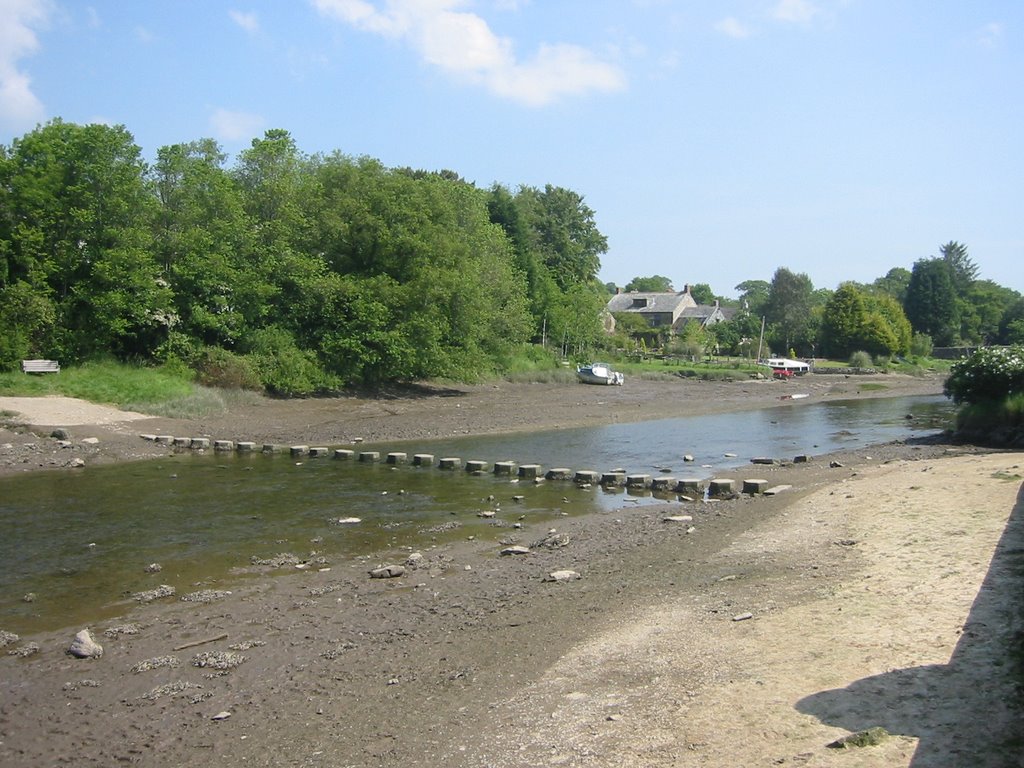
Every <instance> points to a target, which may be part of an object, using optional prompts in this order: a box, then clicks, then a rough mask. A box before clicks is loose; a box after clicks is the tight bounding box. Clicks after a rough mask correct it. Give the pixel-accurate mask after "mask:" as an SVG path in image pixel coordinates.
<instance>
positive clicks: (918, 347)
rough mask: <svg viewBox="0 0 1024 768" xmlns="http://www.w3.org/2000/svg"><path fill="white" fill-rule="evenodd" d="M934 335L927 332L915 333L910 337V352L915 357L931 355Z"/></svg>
mask: <svg viewBox="0 0 1024 768" xmlns="http://www.w3.org/2000/svg"><path fill="white" fill-rule="evenodd" d="M932 349H933V347H932V337H931V336H929V335H928V334H927V333H915V334H914V335H913V336H912V337H911V339H910V354H911V355H913V356H914V357H931V354H932Z"/></svg>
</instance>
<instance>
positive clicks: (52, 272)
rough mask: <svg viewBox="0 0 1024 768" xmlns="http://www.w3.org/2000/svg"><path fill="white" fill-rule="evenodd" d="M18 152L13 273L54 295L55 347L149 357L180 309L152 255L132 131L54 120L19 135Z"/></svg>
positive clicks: (73, 352) (68, 353)
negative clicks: (173, 308)
mask: <svg viewBox="0 0 1024 768" xmlns="http://www.w3.org/2000/svg"><path fill="white" fill-rule="evenodd" d="M9 159H10V165H9V166H8V167H7V172H6V175H7V183H8V185H9V186H8V197H7V200H8V205H9V206H10V209H9V210H10V215H11V217H12V220H13V221H15V222H17V223H16V224H15V226H14V227H13V228H12V229H11V231H10V233H9V235H8V237H9V240H8V242H7V244H6V246H5V247H4V248H3V251H4V253H6V254H7V258H8V261H7V270H6V271H7V279H8V280H11V279H12V278H13V280H14V281H26V282H28V283H29V284H30V285H31V286H32V288H33V290H35V291H37V292H40V293H42V295H44V296H45V297H46V299H47V300H48V301H50V302H52V304H53V307H54V313H53V315H52V317H53V318H54V324H53V326H52V328H51V331H52V333H51V334H49V341H48V349H47V352H48V354H50V355H53V356H58V357H61V358H62V359H64V360H66V361H73V360H80V359H83V358H86V357H88V356H90V355H93V354H97V353H101V352H108V353H113V354H115V355H119V356H122V357H135V356H142V357H145V356H148V355H149V354H150V353H151V352H152V350H153V348H154V347H155V346H156V345H157V344H158V343H160V341H161V340H162V339H164V338H166V334H167V332H168V326H169V324H170V321H171V318H172V315H173V313H172V312H171V311H170V290H169V287H168V286H167V283H166V281H163V280H162V279H161V276H160V271H159V267H158V265H157V264H156V262H155V260H154V259H153V240H152V221H153V215H154V200H153V198H152V197H151V196H150V195H149V193H148V191H147V189H146V187H145V184H144V179H143V175H144V173H145V163H144V162H143V160H142V157H141V151H140V150H139V147H138V146H136V144H135V141H134V139H133V137H132V136H131V134H130V133H128V131H127V130H126V129H125V128H124V127H123V126H107V125H98V124H96V125H86V126H80V125H75V124H73V123H65V122H63V121H61V120H54V121H53V122H50V123H48V124H46V125H44V126H40V127H39V128H36V129H35V130H34V131H32V132H31V133H28V134H26V135H25V136H24V137H22V138H21V139H16V140H15V141H14V143H13V145H12V147H11V151H10V155H9ZM12 267H13V268H12ZM46 314H47V316H49V314H48V313H46Z"/></svg>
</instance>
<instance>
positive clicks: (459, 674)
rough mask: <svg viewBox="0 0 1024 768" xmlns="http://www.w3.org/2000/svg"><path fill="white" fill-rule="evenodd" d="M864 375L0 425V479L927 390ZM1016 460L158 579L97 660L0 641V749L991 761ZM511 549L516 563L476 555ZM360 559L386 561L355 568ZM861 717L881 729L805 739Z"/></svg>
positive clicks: (363, 760)
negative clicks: (200, 449) (238, 575)
mask: <svg viewBox="0 0 1024 768" xmlns="http://www.w3.org/2000/svg"><path fill="white" fill-rule="evenodd" d="M821 378H822V379H825V378H826V377H821ZM893 381H895V380H894V379H888V378H887V379H886V380H885V381H882V382H880V383H882V384H884V385H886V387H887V388H886V389H882V390H879V389H876V388H874V387H867V388H865V387H863V383H864V382H863V381H851V380H849V379H844V380H842V381H832V380H829V381H827V382H826V381H819V380H806V381H804V382H800V383H799V384H798V385H797V387H793V386H792V385H793V383H792V382H791V383H786V384H780V383H775V382H751V383H745V382H744V383H739V384H711V385H706V386H705V387H703V388H702V387H701V385H700V383H697V382H683V381H680V382H674V381H673V382H667V383H665V382H638V383H637V385H636V386H635V387H631V386H630V383H627V386H626V387H624V388H622V389H619V388H607V389H605V388H600V387H582V386H573V387H565V386H562V387H557V386H553V385H536V386H533V387H531V386H527V387H521V386H518V385H517V386H515V387H513V386H512V385H502V386H500V387H498V388H493V387H489V388H483V387H481V388H460V389H458V390H455V391H445V390H440V391H421V392H420V393H418V394H416V395H415V396H413V397H405V398H387V399H382V400H377V399H362V398H351V399H345V400H343V401H333V402H325V401H301V402H276V401H266V402H260V403H258V404H255V405H251V406H247V408H250V409H251V410H249V411H246V412H238V413H234V414H226V415H225V416H223V417H218V419H208V420H202V421H201V422H194V423H185V422H172V421H168V420H150V419H138V420H132V421H120V422H119V421H113V422H111V423H108V424H99V423H95V424H90V423H88V422H78V423H73V421H74V419H73V417H72V416H71V415H70V414H69V413H68V412H64V413H62V414H53V413H51V414H42V415H41V414H36V415H35V416H30V415H29V414H24V415H23V416H22V417H20V424H12V423H11V422H10V421H8V427H7V430H8V431H7V434H6V435H5V436H4V437H3V439H2V440H0V442H2V443H7V442H12V441H14V440H16V439H20V438H25V440H26V441H32V440H34V441H36V443H37V444H43V445H45V446H46V447H44V448H41V449H40V451H41V452H40V453H39V454H28V456H30V458H29V460H28V461H20V462H15V463H14V464H9V465H8V467H9V470H8V471H21V470H24V469H26V468H27V467H26V465H28V466H32V467H35V466H38V467H48V466H49V467H52V468H54V469H55V470H56V471H77V470H74V469H64V468H60V466H61V465H60V464H49V463H47V462H50V461H58V460H57V459H53V458H52V455H51V454H49V453H44V452H46V451H51V450H52V451H54V452H56V454H55V455H57V456H60V455H61V454H60V453H59V452H60V451H62V450H75V449H67V448H61V447H59V446H58V447H52V448H51V447H50V446H49V445H46V441H48V440H51V439H52V438H49V437H43V436H41V434H40V433H44V434H46V435H48V434H49V432H47V431H46V430H47V428H51V427H57V426H63V427H65V428H67V429H68V430H69V431H70V432H71V433H72V440H75V439H77V438H79V437H81V436H96V437H97V438H98V440H99V442H98V443H93V444H92V446H94V448H95V453H93V454H85V455H84V456H83V458H84V460H85V461H87V462H90V461H116V460H121V459H125V458H139V457H141V456H142V455H144V452H145V451H157V452H158V451H163V450H166V449H165V448H162V447H159V446H154V445H152V444H151V443H148V442H146V441H142V440H141V439H140V438H139V437H138V434H139V433H140V432H154V433H155V432H160V433H166V434H189V435H203V434H208V435H209V436H211V437H217V438H222V439H235V440H240V439H249V440H253V441H255V442H279V443H293V442H303V443H322V444H326V445H330V444H343V443H346V442H348V441H350V440H352V439H355V438H357V437H361V438H363V439H365V440H368V441H369V440H375V441H383V440H390V439H395V440H397V439H404V438H419V437H422V438H428V437H441V436H447V435H449V434H451V433H453V432H454V433H458V434H461V433H462V432H459V430H467V431H469V432H471V433H480V434H483V433H489V432H500V431H514V430H516V429H539V428H544V427H547V428H552V427H557V426H570V425H571V426H580V425H584V424H588V423H610V422H613V421H616V420H624V421H625V420H641V419H644V418H651V417H661V416H675V415H681V414H684V413H693V412H695V411H696V412H700V413H712V412H717V411H726V410H730V409H732V410H737V409H743V408H754V407H764V406H766V405H771V404H772V403H774V402H779V398H780V397H783V396H785V395H786V394H790V393H792V392H796V391H798V388H799V391H800V392H806V393H807V394H808V395H809V398H817V399H823V398H842V397H849V396H851V395H852V396H861V397H867V396H878V395H879V394H909V393H914V394H928V393H933V392H936V391H938V389H939V388H940V387H941V383H938V382H935V381H931V382H928V381H919V380H906V382H905V386H904V387H902V388H900V387H899V386H898V385H895V384H893V383H892V382H893ZM506 387H507V390H506ZM858 388H860V390H861V391H860V393H859V395H858V392H857V389H858ZM40 407H42V406H40ZM0 409H7V406H4V405H3V404H2V403H0ZM58 416H61V417H62V418H58ZM92 418H93V419H94V420H95V419H96V414H93V416H92ZM50 419H53V421H52V423H47V422H48V420H50ZM600 419H603V421H601V420H600ZM591 420H593V421H591ZM30 422H31V424H30ZM33 424H34V426H33ZM69 425H70V426H69ZM33 430H34V431H33ZM113 446H122V447H121V448H120V449H117V448H114V447H113ZM8 450H10V451H11V452H12V453H11V454H10V455H18V454H17V450H16V449H8ZM119 451H120V452H121V453H119ZM1020 459H1021V457H1020V455H1019V454H1015V453H993V452H984V451H978V450H975V449H972V448H969V447H965V446H950V445H946V444H943V443H942V442H941V440H934V439H929V440H923V441H920V442H916V443H900V444H890V445H885V446H874V447H872V448H871V449H869V450H862V451H855V452H850V453H846V454H836V455H833V456H829V457H813V458H812V461H810V462H808V463H806V464H788V465H777V466H764V467H758V468H757V475H758V476H766V477H767V479H769V481H770V482H771V483H772V484H773V485H790V486H792V487H791V489H790V490H788V491H785V492H783V493H780V494H779V495H777V496H775V497H771V498H765V497H758V498H750V497H742V498H737V499H734V500H729V501H721V502H708V503H700V502H698V503H690V502H671V503H666V504H664V505H650V506H643V507H639V508H638V507H633V508H622V509H617V510H614V511H612V512H609V513H602V514H595V515H590V516H585V517H579V518H576V517H573V518H566V519H565V521H564V524H556V525H554V526H551V525H550V524H545V525H543V526H541V527H534V526H532V525H531V524H530V523H529V521H525V524H524V525H523V526H522V527H520V528H513V527H512V526H511V525H510V524H511V523H513V522H520V521H518V520H515V521H513V520H512V519H511V518H509V519H508V520H499V521H497V522H501V523H505V525H496V526H495V528H494V532H493V535H492V536H487V537H483V536H480V537H476V538H474V539H473V540H464V541H460V542H456V543H454V544H448V545H444V546H438V547H436V548H431V547H427V548H424V549H422V550H421V551H419V552H416V553H413V552H407V551H404V550H401V549H400V548H399V549H396V550H394V551H381V552H379V553H375V554H374V555H373V556H372V557H368V558H363V559H357V560H353V561H351V562H329V563H313V564H312V567H310V564H308V563H306V564H304V563H298V565H306V566H307V567H302V568H298V567H296V563H293V562H282V563H278V564H276V565H277V566H279V567H275V564H266V565H262V566H260V567H258V568H256V569H254V572H253V573H252V574H251V575H249V576H248V577H247V578H245V579H242V580H237V579H236V580H234V581H232V583H231V584H230V585H225V584H218V583H203V584H196V583H176V582H175V575H174V574H172V573H167V574H162V575H166V578H167V582H168V584H169V585H170V586H173V587H174V588H175V594H174V595H171V596H167V597H164V598H159V599H156V600H154V601H153V602H150V603H147V604H140V603H136V602H126V605H125V611H124V615H123V616H120V617H117V618H116V619H114V620H110V621H104V622H102V623H97V624H96V625H94V626H90V627H89V629H90V631H91V632H92V634H93V636H94V637H95V638H96V639H97V640H98V641H99V643H100V644H102V645H103V647H104V652H103V655H102V657H100V658H96V659H75V658H72V657H70V656H68V655H67V654H66V653H65V650H66V648H67V647H68V645H69V644H70V642H71V639H72V637H73V635H74V633H75V632H77V631H78V630H80V629H82V628H83V627H79V626H74V627H69V628H67V630H64V631H60V632H54V633H47V634H44V635H39V636H35V637H30V638H29V637H26V638H19V639H18V640H16V641H11V642H10V643H9V644H8V645H7V646H6V647H5V648H4V649H3V651H4V652H5V653H6V652H8V651H20V652H21V653H26V650H27V651H31V648H30V646H31V645H32V644H35V645H36V646H38V651H37V652H34V653H26V655H24V656H22V655H4V656H3V657H0V763H2V764H3V765H5V766H7V765H10V766H37V765H57V764H62V763H64V762H72V761H75V762H79V763H83V762H84V764H87V765H112V764H129V765H131V764H137V765H146V766H177V765H184V764H189V765H218V766H228V767H229V768H231V767H232V766H250V765H261V766H281V765H294V766H349V765H351V766H399V765H401V766H524V767H525V766H538V765H558V766H686V765H700V766H722V767H723V768H724V767H725V766H735V765H788V764H792V765H820V766H831V765H840V764H842V765H843V766H851V765H856V766H892V765H917V766H925V765H928V766H941V765H949V766H956V765H964V764H972V765H988V766H1003V765H1015V764H1018V763H1019V757H1020V756H1019V754H1017V753H1014V752H1012V749H1013V746H1012V745H1013V739H1014V738H1016V737H1018V736H1019V735H1020V734H1019V733H1018V732H1019V731H1020V711H1019V708H1016V703H1015V702H1016V701H1017V699H1016V697H1014V696H1013V695H1010V693H1012V678H1010V677H1008V676H1007V675H1006V673H1005V670H1006V668H1007V663H1008V656H1007V652H1006V649H1007V648H1008V647H1009V645H1010V642H1011V640H1012V638H1013V637H1014V636H1015V634H1014V633H1018V632H1021V631H1024V622H1022V620H1021V610H1020V606H1019V594H1020V593H1021V588H1022V587H1024V578H1022V573H1021V569H1019V568H1015V567H1014V562H1013V557H1014V555H1013V554H1012V553H1013V552H1014V551H1017V550H1019V549H1020V548H1021V547H1022V546H1024V536H1022V535H1021V531H1020V528H1021V526H1020V525H1019V524H1018V523H1017V520H1018V519H1019V517H1020V513H1021V501H1020V498H1019V493H1020V487H1021V476H1022V474H1024V471H1022V469H1021V461H1020ZM19 463H20V464H21V466H17V464H19ZM685 517H690V518H692V519H691V520H684V519H679V518H685ZM669 518H675V519H669ZM552 528H554V532H553V533H552ZM513 545H518V546H525V547H527V548H529V553H528V554H524V555H504V556H503V555H502V554H500V553H501V551H502V550H503V549H506V548H507V547H509V546H513ZM310 547H311V549H312V548H314V547H315V543H312V542H311V544H310ZM414 555H418V556H414ZM386 564H401V565H403V566H404V567H405V568H406V573H405V575H403V576H401V577H397V578H393V579H374V578H370V575H369V571H370V570H372V569H373V568H375V567H377V566H380V565H386ZM139 565H140V568H142V567H145V564H144V563H140V564H139ZM557 570H572V571H575V572H576V573H577V574H579V578H572V579H570V580H568V581H556V580H552V579H551V574H552V573H553V572H555V571H557ZM986 579H987V581H986ZM983 582H985V587H986V588H985V590H981V585H982V583H983ZM228 587H229V588H228ZM226 592H230V594H225V593H226ZM183 596H189V597H190V598H191V599H190V600H188V601H184V600H182V599H181V598H182V597H183ZM0 629H3V627H2V626H0ZM197 664H199V665H202V666H196V665H197ZM901 670H903V671H904V672H903V673H902V674H900V671H901ZM908 681H910V682H911V684H910V685H908ZM964 702H967V705H966V706H965V705H964V704H963V703H964ZM953 710H955V711H956V712H957V715H956V719H957V721H958V727H955V728H950V727H949V722H950V721H949V718H948V713H949V712H950V711H953ZM993 723H998V724H1000V725H1001V727H1000V728H998V729H995V730H993V728H994V726H992V724H993ZM872 725H877V726H881V727H885V728H886V730H887V731H888V732H889V733H890V734H892V735H891V736H889V737H888V738H886V739H884V740H883V743H882V744H880V745H878V746H876V747H869V748H864V749H861V750H856V751H855V752H854V753H852V754H851V753H849V752H844V751H837V750H834V749H830V748H828V747H827V746H826V745H827V744H828V743H829V742H831V741H832V740H834V739H836V738H838V737H840V736H843V735H846V734H848V733H850V732H851V731H855V730H860V729H861V727H864V728H867V727H870V726H872ZM961 726H962V727H961ZM990 726H992V727H990ZM992 733H997V734H999V738H997V739H993V738H992V737H991V734H992ZM1017 744H1018V748H1019V742H1017ZM965 755H970V756H971V757H970V760H969V761H966V762H965V760H966V758H965ZM1014 760H1016V761H1017V762H1014Z"/></svg>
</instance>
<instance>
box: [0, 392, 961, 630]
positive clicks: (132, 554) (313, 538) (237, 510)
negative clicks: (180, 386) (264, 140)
mask: <svg viewBox="0 0 1024 768" xmlns="http://www.w3.org/2000/svg"><path fill="white" fill-rule="evenodd" d="M951 414H952V408H951V406H950V405H949V403H948V401H946V400H945V399H944V398H940V397H918V398H881V399H872V400H856V401H844V402H834V403H828V404H825V403H815V404H812V403H802V402H801V401H799V400H797V401H793V402H792V403H790V404H787V405H784V406H780V407H776V408H771V409H766V410H760V411H749V412H744V413H736V414H722V415H716V416H704V417H694V418H686V419H666V420H662V421H653V422H641V423H635V424H614V425H610V426H606V427H599V428H586V429H564V430H555V431H551V432H535V433H530V434H522V435H502V436H488V437H466V438H462V439H451V440H439V441H420V442H417V443H416V444H402V443H393V444H389V445H386V446H385V445H382V446H370V445H361V446H358V450H360V451H362V450H380V451H382V456H383V455H384V453H386V452H388V451H405V452H407V453H408V454H409V456H410V458H411V457H412V455H413V453H430V454H433V455H434V456H435V457H437V458H441V457H448V456H452V457H460V458H462V459H463V460H464V461H467V460H481V461H487V462H494V461H515V462H517V463H519V464H524V463H530V464H540V465H541V466H542V467H543V468H544V469H549V468H552V467H567V468H571V469H574V470H581V469H590V470H595V471H599V472H602V471H609V470H612V469H617V468H621V469H624V470H626V471H627V472H630V473H647V474H651V475H652V476H656V475H657V474H660V473H662V472H667V473H668V474H669V475H671V476H673V477H678V478H684V477H685V478H689V477H698V478H707V477H711V476H714V475H717V474H724V475H726V476H728V472H729V471H730V470H735V469H737V468H739V467H744V466H749V464H750V459H751V458H753V457H758V456H766V457H773V458H780V459H786V458H792V457H793V456H795V455H798V454H811V455H814V454H823V453H828V452H831V451H835V450H841V449H852V448H859V447H863V446H867V445H873V444H878V443H882V442H888V441H891V440H896V439H902V438H906V437H909V436H912V435H915V434H917V435H920V434H926V433H928V432H934V431H936V430H938V429H942V428H944V427H945V426H946V425H947V423H948V421H949V419H950V417H951ZM908 417H911V418H908ZM684 455H691V456H692V457H693V459H694V461H693V462H684V461H683V456H684ZM627 498H628V499H630V501H631V502H634V503H639V504H643V503H647V502H649V501H651V500H652V499H651V495H650V493H649V492H643V491H635V492H633V491H630V492H627V491H624V490H621V489H620V490H618V491H615V492H608V491H603V490H601V489H600V488H591V489H584V488H578V487H576V486H575V485H574V484H572V483H568V482H550V483H540V484H533V483H526V482H523V483H515V482H512V483H510V479H509V478H500V477H496V476H494V475H493V474H491V473H484V474H481V475H473V474H470V473H467V472H465V471H451V472H448V471H442V470H439V469H437V468H436V467H433V468H428V467H414V466H411V465H402V466H397V467H392V466H388V465H386V464H384V463H375V464H374V463H363V462H352V461H335V460H332V459H329V458H309V457H306V458H303V459H301V460H300V459H293V458H291V457H289V456H284V455H262V454H255V455H234V454H232V455H229V456H224V455H190V454H181V455H176V456H171V457H168V458H166V459H160V460H153V461H146V462H137V463H131V464H122V465H116V466H101V467H87V468H85V469H82V470H74V471H66V472H64V471H61V472H38V473H33V474H29V475H26V476H19V477H12V478H7V479H3V480H0V526H2V527H0V530H2V531H3V535H2V536H0V629H3V630H7V631H13V632H18V633H22V634H23V633H30V632H33V631H39V630H45V629H57V628H62V627H65V626H71V625H74V624H77V623H80V622H86V621H97V620H99V619H102V618H104V617H109V616H113V615H118V614H120V613H122V612H123V611H124V610H125V608H126V605H127V604H129V603H130V601H131V596H132V594H133V593H136V592H139V591H142V590H146V589H152V588H154V587H156V586H158V585H160V584H171V585H175V586H176V589H177V591H178V594H184V593H186V592H189V591H193V590H194V589H199V588H200V587H211V586H214V585H216V586H217V587H218V588H225V586H224V585H225V584H230V583H231V582H232V580H235V579H243V578H246V574H247V572H248V570H249V566H250V563H251V559H252V558H254V557H255V558H272V557H275V556H277V555H280V554H282V553H291V554H294V555H296V556H298V557H299V558H302V559H312V558H315V557H317V556H320V555H322V556H324V557H326V558H327V560H328V561H329V562H333V563H338V562H339V561H343V560H349V561H351V559H352V558H355V557H366V558H368V562H372V561H373V558H374V557H376V556H380V557H385V556H387V555H390V556H392V557H393V556H395V553H396V552H400V551H403V549H404V550H406V551H408V550H412V549H420V548H424V547H428V546H431V545H433V544H437V543H442V542H444V541H445V540H451V539H454V538H466V537H468V536H474V535H488V536H492V537H493V536H494V535H495V531H494V528H493V525H494V523H493V521H492V520H488V519H484V518H481V517H478V513H479V512H481V511H483V510H494V509H495V508H498V514H497V518H498V519H499V520H504V521H505V522H506V523H511V521H515V520H517V519H518V518H519V516H521V515H524V516H527V517H528V518H529V519H530V521H531V522H538V521H543V520H547V519H555V518H557V517H560V516H561V515H563V514H565V513H568V514H583V513H586V512H592V511H607V510H611V509H615V508H618V507H619V506H621V504H622V502H623V501H624V500H625V499H627ZM345 517H357V518H360V519H361V521H362V522H360V523H358V524H339V523H338V520H339V519H340V518H345ZM453 522H457V523H458V526H457V527H456V526H453V525H451V523H453ZM154 562H155V563H160V565H161V566H162V570H161V571H160V572H159V573H155V574H150V573H146V571H145V567H146V566H147V565H148V564H149V563H154ZM227 588H230V586H228V587H227ZM29 593H32V595H33V596H34V598H33V599H32V600H31V601H27V600H25V599H24V596H26V595H28V594H29Z"/></svg>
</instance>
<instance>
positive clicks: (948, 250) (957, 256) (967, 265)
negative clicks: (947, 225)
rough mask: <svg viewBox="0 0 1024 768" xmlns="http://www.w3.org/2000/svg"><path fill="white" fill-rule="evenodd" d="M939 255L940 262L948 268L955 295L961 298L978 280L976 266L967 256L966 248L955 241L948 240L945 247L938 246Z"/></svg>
mask: <svg viewBox="0 0 1024 768" xmlns="http://www.w3.org/2000/svg"><path fill="white" fill-rule="evenodd" d="M939 253H940V254H942V260H943V261H944V262H945V263H946V266H948V267H949V273H950V276H951V277H952V278H953V284H954V287H955V289H956V291H957V293H959V294H960V295H961V296H962V295H964V293H965V292H966V291H967V289H968V288H969V287H970V285H971V284H972V283H973V282H974V281H975V280H977V278H978V266H977V265H976V264H975V263H974V261H973V260H972V259H971V257H970V256H968V255H967V246H966V245H964V244H963V243H958V242H956V241H955V240H950V241H949V242H948V243H946V244H945V245H940V246H939Z"/></svg>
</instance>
